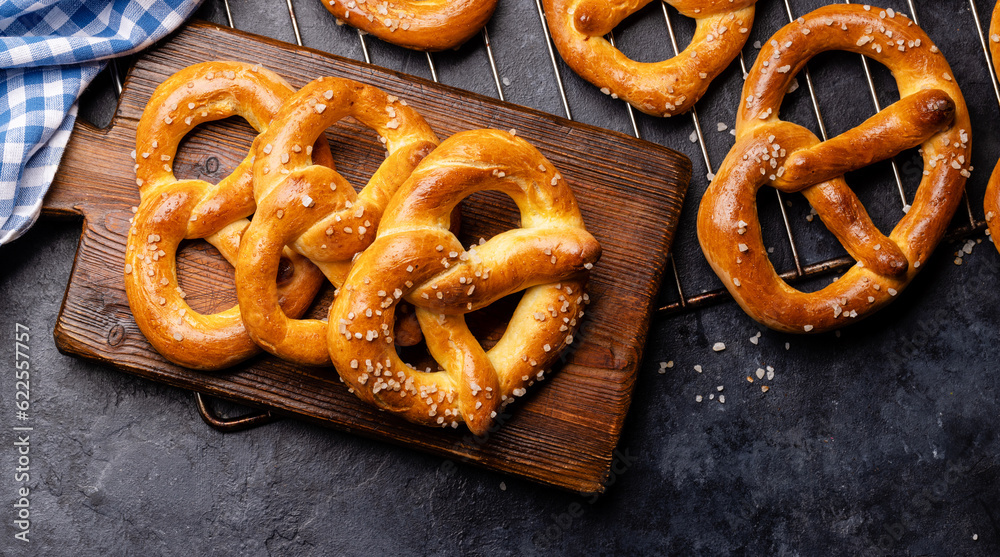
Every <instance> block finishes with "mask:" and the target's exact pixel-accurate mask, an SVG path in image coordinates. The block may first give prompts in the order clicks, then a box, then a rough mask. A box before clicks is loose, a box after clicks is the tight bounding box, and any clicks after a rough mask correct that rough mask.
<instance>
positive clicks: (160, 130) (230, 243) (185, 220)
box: [125, 62, 332, 369]
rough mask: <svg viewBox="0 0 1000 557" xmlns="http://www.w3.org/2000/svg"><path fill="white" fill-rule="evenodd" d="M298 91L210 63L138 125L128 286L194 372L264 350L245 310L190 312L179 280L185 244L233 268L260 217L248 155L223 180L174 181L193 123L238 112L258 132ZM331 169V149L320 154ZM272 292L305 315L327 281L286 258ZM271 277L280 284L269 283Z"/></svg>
mask: <svg viewBox="0 0 1000 557" xmlns="http://www.w3.org/2000/svg"><path fill="white" fill-rule="evenodd" d="M291 93H292V89H291V87H290V86H289V85H288V84H287V83H286V82H285V81H284V80H283V79H281V78H280V77H279V76H277V75H276V74H274V73H271V72H269V71H267V70H263V69H259V68H257V67H256V66H250V65H247V64H241V63H236V62H208V63H203V64H196V65H194V66H191V67H189V68H186V69H184V70H181V71H179V72H177V73H176V74H174V75H173V76H171V77H170V78H169V79H167V80H166V81H164V82H163V83H162V84H161V85H160V86H159V87H157V89H156V91H155V92H154V93H153V96H152V97H151V98H150V101H149V103H148V104H147V108H146V110H145V111H144V112H143V115H142V118H141V119H140V121H139V124H138V126H137V129H136V176H137V178H136V183H137V185H138V186H139V193H140V196H141V202H140V204H139V207H138V210H137V212H136V214H135V217H134V218H133V223H134V224H133V227H132V229H131V230H130V233H129V237H128V240H127V248H126V257H125V259H126V264H125V287H126V292H127V294H128V298H129V305H130V307H131V308H132V313H133V315H134V316H135V320H136V323H137V324H138V326H139V328H140V329H141V330H142V332H143V334H144V335H145V336H146V338H147V339H148V340H149V341H150V343H151V344H152V345H153V346H154V347H155V348H156V349H157V351H159V352H160V353H161V354H162V355H163V356H164V357H166V358H167V359H169V360H171V361H172V362H175V363H177V364H180V365H183V366H186V367H191V368H196V369H219V368H223V367H227V366H230V365H233V364H235V363H237V362H239V361H241V360H243V359H246V358H248V357H249V356H251V355H253V354H255V353H257V351H258V348H257V347H256V345H255V344H254V343H253V341H252V340H251V339H250V337H249V336H248V335H247V334H246V331H245V328H244V326H243V321H242V319H241V316H240V309H239V307H238V306H234V307H232V308H230V309H228V310H225V311H222V312H219V313H215V314H211V315H204V314H201V313H198V312H196V311H194V310H193V309H191V307H190V306H189V305H188V304H187V302H186V301H185V300H184V298H185V295H184V293H183V292H182V291H181V289H180V287H179V286H178V283H177V267H176V252H177V248H178V246H179V244H180V242H181V240H183V239H196V238H204V239H206V240H207V241H208V242H209V243H210V244H212V245H213V246H215V247H216V248H217V249H218V250H219V252H220V253H221V254H222V256H223V257H224V258H225V259H226V260H227V261H229V262H230V263H235V261H236V258H237V250H238V246H239V243H240V238H241V235H242V234H243V231H244V230H245V229H246V227H247V225H248V224H249V222H248V221H247V219H246V217H247V216H249V215H250V214H251V213H253V211H254V207H255V205H254V202H253V196H252V189H251V165H250V155H248V156H247V158H246V159H245V160H243V162H241V163H240V164H239V166H237V168H236V170H234V171H233V173H232V174H230V175H229V176H227V177H225V178H224V179H222V180H221V181H220V182H219V183H218V184H214V185H213V184H209V183H208V182H205V181H202V180H177V179H176V178H175V176H174V173H173V159H174V156H175V155H176V153H177V147H178V144H179V142H180V140H181V139H182V138H183V137H184V136H185V135H186V134H187V133H189V132H190V131H191V130H193V129H194V128H195V127H196V126H198V125H200V124H202V123H205V122H210V121H214V120H220V119H223V118H227V117H230V116H234V115H238V116H241V117H243V118H244V119H245V120H246V121H247V122H249V123H250V124H251V125H252V126H253V127H254V128H255V129H256V130H258V131H260V130H263V129H265V128H266V127H267V123H268V122H270V120H271V118H272V117H273V116H274V114H275V113H276V112H277V111H278V108H279V107H280V106H281V104H282V102H283V101H284V100H285V99H286V98H287V97H288V96H289V95H291ZM320 155H321V156H320V158H321V160H323V161H324V162H325V163H326V164H332V160H331V158H330V154H329V150H328V149H326V150H325V151H321V152H320ZM281 268H282V269H281V274H280V276H278V274H277V273H276V274H275V277H277V278H278V281H279V282H280V284H276V285H275V287H276V288H277V289H278V290H280V292H281V295H282V297H283V298H284V303H285V308H286V310H287V311H288V312H289V313H292V314H296V315H298V314H301V313H302V312H304V311H305V310H306V309H307V307H308V305H309V303H310V301H311V300H312V298H313V296H315V294H316V292H317V290H318V288H319V286H320V284H321V282H322V275H321V274H320V273H319V272H318V271H317V270H316V268H315V267H314V266H313V265H311V264H310V263H309V262H308V261H307V260H306V259H305V258H303V257H300V256H295V255H293V254H291V252H286V253H285V257H284V259H283V262H282V263H281ZM272 280H273V278H272Z"/></svg>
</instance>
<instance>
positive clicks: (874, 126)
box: [698, 4, 970, 333]
mask: <svg viewBox="0 0 1000 557" xmlns="http://www.w3.org/2000/svg"><path fill="white" fill-rule="evenodd" d="M828 50H846V51H850V52H856V53H860V54H863V55H865V56H868V57H870V58H872V59H874V60H876V61H878V62H880V63H882V64H884V65H886V66H887V67H888V68H889V69H890V70H891V71H892V74H893V75H894V76H895V77H896V83H897V85H898V87H899V93H900V100H899V101H898V102H896V103H895V104H893V105H892V106H890V107H888V108H886V109H885V110H882V111H881V112H879V113H878V114H876V115H875V116H872V117H871V118H869V119H868V120H866V121H865V122H864V123H862V124H861V125H860V126H858V127H857V128H854V129H853V130H850V131H847V132H845V133H843V134H842V135H840V136H838V137H835V138H833V139H830V140H829V141H825V142H823V143H820V141H819V139H818V138H817V137H816V136H815V135H813V134H812V133H811V132H810V131H809V130H807V129H806V128H804V127H802V126H798V125H796V124H792V123H789V122H784V121H782V120H780V119H779V118H778V109H779V107H780V106H781V101H782V99H783V98H784V96H785V91H786V90H787V89H788V86H789V85H790V83H791V81H792V79H793V78H794V76H795V74H796V73H797V72H799V71H800V70H801V69H802V68H803V67H804V66H805V64H806V62H807V61H808V60H809V59H810V58H811V57H813V56H814V55H816V54H817V53H820V52H824V51H828ZM743 99H744V100H743V101H742V102H741V105H740V110H739V113H738V115H737V120H736V144H735V145H734V146H733V148H732V150H731V151H730V152H729V154H728V156H727V157H726V159H725V161H724V162H723V163H722V165H721V167H720V168H719V171H718V172H717V173H716V175H715V178H714V180H712V182H711V185H710V186H709V188H708V190H707V191H706V193H705V196H704V197H703V198H702V201H701V206H700V209H699V212H698V240H699V242H700V243H701V247H702V250H703V251H704V253H705V256H706V258H707V259H708V261H709V263H710V264H711V265H712V268H713V269H714V270H715V272H716V273H717V274H718V275H719V278H721V279H722V282H723V283H724V284H725V285H726V287H727V288H728V289H729V292H730V293H731V294H732V295H733V297H734V298H735V299H736V301H737V302H739V304H740V306H742V307H743V309H744V310H745V311H746V312H747V313H748V314H749V315H750V316H751V317H753V318H754V319H756V320H758V321H760V322H761V323H763V324H765V325H767V326H768V327H771V328H774V329H778V330H781V331H787V332H797V333H808V332H813V333H818V332H822V331H827V330H830V329H834V328H838V327H840V326H843V325H844V324H846V323H845V321H853V320H855V319H861V318H864V317H867V316H869V315H871V314H872V313H874V312H875V311H877V310H878V309H879V308H881V307H883V306H884V305H886V304H887V303H889V302H890V301H891V300H892V299H893V297H894V296H896V295H897V294H898V293H899V292H900V291H901V290H903V289H904V288H905V287H906V286H907V284H909V282H910V281H911V280H912V279H913V277H914V276H915V275H916V274H917V272H918V270H919V268H920V266H921V265H923V264H924V263H926V262H927V259H928V257H930V254H931V252H932V251H933V250H934V248H935V247H936V246H937V243H938V241H940V239H941V237H942V235H943V234H944V231H945V228H946V227H947V226H948V223H949V221H950V220H951V217H952V215H953V214H954V212H955V208H956V207H957V205H958V203H959V201H960V200H961V197H962V191H963V187H964V185H965V180H966V178H967V177H968V176H969V169H970V167H969V164H970V158H969V152H970V150H969V130H970V123H969V114H968V110H967V109H966V106H965V101H964V99H963V98H962V93H961V92H960V91H959V89H958V86H957V85H956V84H955V80H954V77H953V76H952V73H951V69H950V68H949V66H948V62H947V61H945V59H944V56H943V55H941V54H940V52H939V51H938V49H937V47H936V46H934V44H933V43H932V42H931V40H930V39H929V38H928V37H927V35H926V34H925V33H924V32H923V31H922V30H921V29H920V28H919V27H917V26H916V25H915V24H913V22H911V21H910V20H909V19H907V18H906V17H904V16H902V15H900V14H898V13H895V12H893V11H892V10H881V9H879V8H874V7H872V8H868V7H862V6H859V5H844V4H840V5H834V6H827V7H824V8H820V9H818V10H816V11H814V12H812V13H810V14H809V15H807V16H805V17H803V18H800V19H798V20H797V21H796V22H793V23H791V24H789V25H787V26H785V27H784V28H782V29H781V30H779V31H778V32H777V33H776V34H775V35H774V37H773V38H772V39H771V40H769V41H768V42H767V44H766V45H765V46H764V48H763V49H761V51H760V54H759V55H758V57H757V62H756V63H755V64H754V66H753V69H752V70H751V72H750V75H749V76H748V78H747V81H746V84H745V85H744V88H743ZM917 145H921V146H922V152H923V158H924V163H925V164H924V175H923V179H922V181H921V182H920V186H919V189H918V190H917V193H916V195H915V197H914V199H913V203H912V206H910V207H908V208H907V212H906V214H905V216H904V217H903V218H902V220H900V221H899V223H898V224H897V225H896V227H895V228H894V229H893V230H892V232H891V234H889V236H885V235H884V234H882V233H881V232H879V231H878V229H876V228H875V225H874V224H872V221H871V219H870V218H869V217H868V214H867V212H866V211H865V209H864V207H863V206H862V205H861V202H860V201H859V200H858V198H857V197H856V196H855V194H854V192H853V191H851V189H850V188H848V186H847V183H846V182H845V181H844V178H843V174H844V173H845V172H848V171H851V170H855V169H858V168H861V167H864V166H866V165H868V164H871V163H873V162H875V161H879V160H884V159H887V158H890V157H892V156H894V155H895V154H897V153H899V152H900V151H902V150H904V149H908V148H912V147H915V146H917ZM766 184H769V185H771V186H773V187H775V188H777V189H779V190H781V191H784V192H802V194H803V195H804V196H805V197H806V199H807V200H808V201H809V203H810V204H811V205H812V206H813V208H814V209H815V211H816V212H817V213H819V216H820V218H821V219H822V220H823V223H824V224H825V225H826V227H827V228H828V229H829V230H830V231H831V232H832V233H833V234H834V236H836V237H837V238H838V239H839V241H840V242H841V243H842V244H843V245H844V247H845V248H846V250H847V252H848V253H849V254H850V255H851V256H852V257H854V258H855V259H856V260H857V261H858V263H857V264H856V265H855V266H853V267H852V268H851V269H849V270H848V271H847V272H846V273H845V274H844V275H843V276H842V277H840V278H839V279H838V280H836V281H835V282H834V283H833V284H831V285H829V286H827V287H825V288H823V289H821V290H819V291H817V292H811V293H806V292H801V291H798V290H796V289H794V288H792V287H791V286H789V285H788V284H787V283H785V282H784V281H783V280H781V278H780V277H779V276H778V275H777V273H776V272H775V271H774V267H773V266H772V265H771V262H770V261H769V260H768V258H767V252H766V251H765V249H764V244H763V240H762V237H761V230H760V224H759V222H758V219H757V208H756V197H757V190H758V189H759V188H760V187H761V186H763V185H766Z"/></svg>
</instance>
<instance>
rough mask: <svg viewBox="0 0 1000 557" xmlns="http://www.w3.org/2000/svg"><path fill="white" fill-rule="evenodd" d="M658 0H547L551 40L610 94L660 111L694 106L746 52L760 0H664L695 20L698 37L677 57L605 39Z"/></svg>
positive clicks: (575, 68)
mask: <svg viewBox="0 0 1000 557" xmlns="http://www.w3.org/2000/svg"><path fill="white" fill-rule="evenodd" d="M651 1H652V0H614V1H610V2H609V1H603V0H545V17H546V20H547V22H548V27H549V32H550V33H551V34H552V40H553V42H554V43H555V45H556V48H558V49H559V53H560V54H561V55H562V57H563V60H565V61H566V64H568V65H569V66H570V67H571V68H573V71H575V72H576V73H577V74H579V75H580V76H581V77H583V78H584V79H586V80H587V81H589V82H591V83H593V84H594V85H596V86H597V87H600V88H601V90H602V91H603V92H604V93H605V94H608V95H613V96H615V97H620V98H622V99H624V100H625V101H627V102H628V103H629V104H631V105H632V106H634V107H635V108H637V109H638V110H641V111H642V112H645V113H646V114H652V115H654V116H673V115H674V114H680V113H682V112H685V111H687V110H688V109H690V108H691V107H692V106H694V104H695V102H697V101H698V99H700V98H701V97H702V95H704V94H705V91H706V90H707V89H708V85H709V83H711V81H712V80H713V79H715V78H716V77H718V75H719V74H720V73H722V71H723V70H725V69H726V67H727V66H729V64H730V63H732V61H733V60H734V59H736V56H737V55H738V54H739V53H740V49H742V48H743V45H744V44H746V41H747V37H749V36H750V29H751V27H752V26H753V18H754V4H756V0H665V1H666V2H667V3H668V4H670V5H672V6H674V7H676V8H677V9H678V10H679V11H680V12H681V14H683V15H685V16H687V17H691V18H694V19H695V20H696V23H697V26H696V28H695V33H694V38H692V40H691V44H690V45H688V47H687V48H685V49H684V50H683V51H682V52H680V53H679V54H678V55H677V56H675V57H673V58H670V59H668V60H664V61H662V62H653V63H646V62H636V61H634V60H631V59H629V58H628V57H626V56H625V55H624V54H622V52H621V51H619V50H618V49H616V48H615V47H614V46H612V45H611V43H610V42H609V41H608V40H607V39H605V38H604V36H605V35H607V34H608V33H610V32H611V31H612V30H613V29H614V28H615V27H616V26H617V25H618V24H619V23H621V22H622V20H624V19H625V18H626V17H628V16H630V15H632V14H633V13H635V12H637V11H639V10H640V9H642V8H643V7H645V6H646V5H647V4H649V3H650V2H651Z"/></svg>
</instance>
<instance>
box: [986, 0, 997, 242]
mask: <svg viewBox="0 0 1000 557" xmlns="http://www.w3.org/2000/svg"><path fill="white" fill-rule="evenodd" d="M989 43H990V55H991V56H992V58H993V67H994V68H995V69H996V73H997V75H1000V2H998V3H997V5H996V6H995V7H994V8H993V19H992V21H991V23H990V38H989ZM983 210H984V211H985V212H986V224H987V225H988V226H989V229H990V237H991V238H993V245H994V247H996V248H997V249H998V250H1000V164H997V166H996V167H995V168H994V169H993V174H991V175H990V181H989V184H987V186H986V198H985V199H983Z"/></svg>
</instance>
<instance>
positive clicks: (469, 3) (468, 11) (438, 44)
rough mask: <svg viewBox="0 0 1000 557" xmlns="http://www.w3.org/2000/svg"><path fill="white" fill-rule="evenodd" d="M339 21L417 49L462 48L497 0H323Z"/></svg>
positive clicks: (483, 23)
mask: <svg viewBox="0 0 1000 557" xmlns="http://www.w3.org/2000/svg"><path fill="white" fill-rule="evenodd" d="M322 1H323V5H324V6H326V9H327V10H329V11H330V13H332V14H333V15H334V16H336V17H337V19H338V21H343V22H344V23H347V24H348V25H351V26H353V27H357V28H358V29H361V30H362V31H365V32H367V33H371V34H372V35H375V36H376V37H378V38H380V39H382V40H383V41H386V42H389V43H392V44H395V45H399V46H402V47H406V48H412V49H414V50H426V51H437V50H446V49H449V48H458V47H459V46H461V45H462V44H463V43H464V42H465V41H467V40H469V39H470V38H472V36H473V35H475V34H476V33H477V32H479V30H480V29H482V28H483V26H484V25H486V22H487V21H489V20H490V17H492V16H493V10H494V9H496V6H497V0H423V1H417V0H322Z"/></svg>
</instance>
